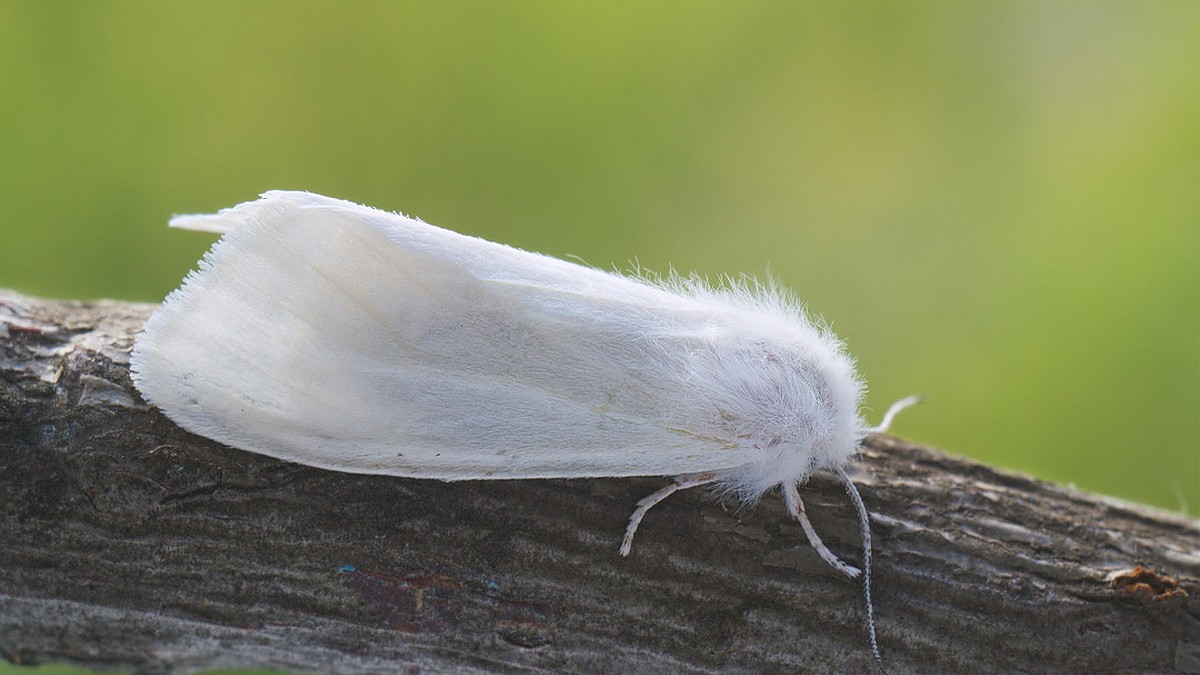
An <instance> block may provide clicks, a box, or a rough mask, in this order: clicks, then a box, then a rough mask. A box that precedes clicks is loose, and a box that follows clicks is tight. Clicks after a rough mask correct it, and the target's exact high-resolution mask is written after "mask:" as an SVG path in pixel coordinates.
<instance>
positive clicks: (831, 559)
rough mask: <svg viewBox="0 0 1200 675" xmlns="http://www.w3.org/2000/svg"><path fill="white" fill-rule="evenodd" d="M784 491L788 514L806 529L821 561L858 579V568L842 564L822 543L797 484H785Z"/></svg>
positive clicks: (807, 535)
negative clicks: (809, 519)
mask: <svg viewBox="0 0 1200 675" xmlns="http://www.w3.org/2000/svg"><path fill="white" fill-rule="evenodd" d="M782 489H783V502H784V503H785V504H787V509H788V512H789V513H791V514H792V517H793V518H795V519H796V520H798V521H800V527H801V528H803V529H804V535H805V536H806V537H808V543H809V544H810V545H811V546H812V547H813V549H815V550H816V552H817V555H819V556H821V560H824V561H825V562H826V563H827V564H828V565H829V566H830V567H832V568H833V569H835V570H837V571H839V572H841V573H842V574H845V575H846V576H848V577H850V578H851V579H855V578H857V577H858V575H859V571H858V568H857V567H854V566H853V565H847V564H846V563H844V562H842V561H841V559H839V558H838V557H837V556H836V555H834V554H833V551H830V550H829V547H827V546H825V542H823V541H821V538H820V537H819V536H817V530H816V529H815V528H813V526H812V523H810V522H809V521H808V513H806V512H805V510H804V502H803V501H801V499H800V490H799V489H797V488H796V484H795V483H784V484H783V487H782Z"/></svg>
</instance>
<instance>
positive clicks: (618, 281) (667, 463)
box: [133, 192, 867, 500]
mask: <svg viewBox="0 0 1200 675" xmlns="http://www.w3.org/2000/svg"><path fill="white" fill-rule="evenodd" d="M173 224H176V225H179V226H183V227H190V228H195V229H209V230H214V231H225V232H226V235H225V236H224V237H223V238H222V240H221V241H220V242H218V243H217V244H216V245H215V246H214V247H213V249H212V251H211V252H210V253H209V254H208V255H207V256H206V257H205V260H204V261H203V262H202V263H201V266H200V270H199V271H198V272H194V273H192V274H190V275H189V276H188V278H187V279H186V281H185V282H184V284H183V286H182V288H180V289H179V290H177V291H176V292H175V293H173V294H172V295H171V296H170V297H169V298H167V300H166V302H165V303H164V305H163V307H162V309H160V310H159V311H158V312H157V313H156V314H155V315H154V316H153V318H151V320H150V322H149V323H148V324H147V325H146V329H145V333H144V334H143V335H142V336H141V337H140V338H139V340H138V342H137V345H136V347H135V350H134V354H133V372H134V378H135V382H136V383H137V386H138V388H139V389H140V390H141V391H142V393H143V394H144V395H145V396H146V398H148V399H149V400H150V401H151V402H153V403H154V404H155V405H157V406H158V407H160V408H162V409H163V411H164V412H166V414H167V415H168V416H169V417H170V418H171V419H172V420H174V421H175V422H177V423H178V424H179V425H180V426H182V427H184V428H185V429H188V430H189V431H192V432H195V433H197V434H200V435H202V436H207V437H209V438H212V439H215V440H218V441H221V442H222V443H226V444H228V445H232V446H234V447H238V448H242V449H245V450H251V451H254V452H258V453H262V454H266V455H271V456H273V457H279V458H281V459H287V460H291V461H295V462H300V463H303V464H309V465H313V466H319V467H322V468H326V469H335V470H338V471H350V472H356V473H379V474H390V475H396V476H410V477H417V478H438V479H443V480H465V479H487V478H510V479H511V478H550V477H586V476H645V475H679V474H690V473H697V472H716V473H717V474H718V477H719V480H720V482H721V483H722V484H723V485H724V486H725V487H726V488H728V489H730V490H732V491H735V492H736V493H737V494H738V495H739V496H740V497H742V498H743V499H747V500H753V499H755V498H757V497H758V496H760V495H761V494H762V493H763V492H765V491H767V490H769V489H771V488H772V487H775V486H777V485H779V484H781V483H786V482H792V483H796V482H802V481H804V480H805V479H806V478H807V477H808V476H809V474H811V473H812V472H813V471H814V470H818V469H834V468H836V467H840V466H841V465H842V464H843V463H845V461H846V460H847V459H849V457H850V456H851V455H852V454H853V453H854V452H855V451H856V449H857V447H858V443H859V441H860V440H861V438H862V436H863V435H864V434H865V433H866V431H867V429H866V427H865V425H864V424H863V423H862V422H861V420H860V419H859V417H858V413H857V410H858V404H859V399H860V396H861V391H862V387H861V385H860V384H859V381H858V379H857V378H856V377H855V374H854V370H853V365H852V362H851V360H850V359H849V358H848V357H847V356H846V355H845V353H844V352H843V350H842V349H841V345H840V343H839V342H838V341H837V340H836V339H835V338H834V337H833V336H832V335H830V334H829V333H827V332H824V331H822V330H819V329H818V328H817V327H815V326H814V325H813V324H812V323H810V322H809V321H808V320H807V319H806V318H805V316H804V314H803V312H802V311H801V309H800V308H799V306H798V305H797V304H796V303H795V302H794V301H793V300H792V299H791V298H790V297H789V296H787V295H785V294H784V293H782V292H780V291H777V290H775V289H773V288H767V287H762V286H750V287H745V286H734V287H732V288H725V289H713V288H711V287H709V286H707V285H705V284H703V283H700V282H696V281H694V280H679V279H673V280H668V281H666V282H664V283H655V282H650V281H647V280H645V279H642V278H631V277H625V276H621V275H617V274H612V273H608V272H603V271H600V270H596V269H592V268H588V267H583V266H581V265H575V264H572V263H568V262H564V261H561V260H558V259H555V258H550V257H547V256H542V255H538V254H535V253H527V252H525V251H520V250H517V249H514V248H511V247H508V246H504V245H502V244H495V243H492V242H488V241H485V240H482V239H478V238H475V237H468V236H464V235H460V234H457V233H454V232H450V231H448V230H443V229H440V228H437V227H434V226H431V225H427V224H425V223H422V222H420V221H417V220H414V219H411V218H407V217H404V216H400V215H395V214H390V213H385V212H383V211H379V210H376V209H371V208H368V207H364V206H359V205H356V204H351V203H349V202H344V201H340V200H335V199H329V198H326V197H320V196H317V195H312V194H308V193H302V192H269V193H267V194H266V195H264V197H263V198H262V199H260V200H258V201H255V202H249V203H246V204H242V205H240V206H237V207H234V208H232V209H226V210H224V211H222V212H221V213H220V214H217V215H215V216H185V217H182V218H178V219H176V221H173Z"/></svg>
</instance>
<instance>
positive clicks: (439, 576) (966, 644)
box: [0, 292, 1200, 673]
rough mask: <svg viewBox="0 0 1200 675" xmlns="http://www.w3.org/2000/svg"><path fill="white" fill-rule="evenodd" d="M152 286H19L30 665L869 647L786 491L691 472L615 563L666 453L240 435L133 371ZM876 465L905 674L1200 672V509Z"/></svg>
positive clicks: (856, 654) (824, 528)
mask: <svg viewBox="0 0 1200 675" xmlns="http://www.w3.org/2000/svg"><path fill="white" fill-rule="evenodd" d="M152 309H153V307H151V306H147V305H133V304H127V303H117V302H96V303H65V302H48V301H41V300H35V299H31V298H28V297H22V296H19V295H17V294H15V293H11V292H0V514H2V520H0V655H2V656H3V657H4V658H6V659H7V660H9V661H11V662H14V663H21V664H33V663H43V662H72V663H76V664H83V665H87V666H93V667H101V668H115V669H120V670H125V671H138V672H146V673H159V672H187V671H192V670H197V669H201V668H215V667H227V666H258V667H274V668H280V669H289V670H302V671H320V672H329V673H335V672H336V673H365V672H382V671H405V670H407V671H409V672H426V671H434V672H440V671H449V670H453V671H455V672H473V671H501V672H505V671H527V670H548V671H576V672H614V671H622V670H623V671H632V672H649V671H655V672H662V671H675V672H715V671H739V672H740V671H750V672H753V671H759V672H783V671H792V672H795V671H811V672H870V671H872V670H873V669H874V666H873V664H872V661H871V657H870V652H869V649H868V646H867V641H866V637H865V634H864V630H863V618H864V606H863V601H862V590H861V588H860V586H859V585H858V584H857V583H856V582H853V581H849V580H847V579H845V578H843V577H840V576H839V575H837V574H836V573H835V572H833V571H832V570H831V569H829V568H828V567H827V566H826V565H825V564H824V563H823V562H821V560H820V559H819V558H818V557H817V556H816V554H815V553H814V552H813V550H812V549H811V548H810V547H809V546H808V545H807V544H806V543H805V538H804V535H803V533H802V531H801V529H800V527H799V526H798V525H797V524H796V523H795V522H793V521H790V520H789V519H788V517H787V515H786V514H785V512H784V510H783V508H782V504H781V500H779V499H776V498H768V499H766V500H764V501H763V502H762V503H761V504H759V505H758V506H757V507H754V508H749V509H740V508H737V507H736V505H733V504H721V503H719V502H713V501H711V500H706V499H704V498H703V495H701V494H687V493H682V494H679V495H676V496H674V497H672V498H670V499H668V500H667V501H665V502H664V503H663V504H661V505H659V506H658V507H657V508H656V509H654V510H653V511H651V512H650V514H649V516H648V517H647V519H646V521H645V522H644V524H643V525H642V529H641V531H640V532H639V535H638V536H639V539H638V541H637V542H636V543H635V546H634V551H633V554H632V555H631V556H630V557H629V558H627V559H622V558H620V557H618V556H617V554H616V550H617V545H618V543H619V540H620V536H621V533H622V530H623V528H624V525H625V519H626V518H627V517H628V515H629V512H630V510H631V509H632V508H633V505H634V503H635V502H636V501H637V500H638V499H639V498H641V497H643V496H645V495H646V494H648V493H650V492H652V491H653V490H654V489H656V488H657V487H659V486H661V485H663V484H664V480H663V479H661V478H653V477H651V478H641V479H634V480H553V481H544V480H543V481H497V482H483V481H481V482H468V483H442V482H437V481H427V480H408V479H397V478H388V477H377V476H360V475H350V474H340V473H335V472H330V471H322V470H318V469H312V468H308V467H304V466H298V465H295V464H288V463H285V462H281V461H277V460H274V459H270V458H267V457H262V456H258V455H254V454H251V453H247V452H242V451H238V450H233V449H230V448H227V447H224V446H221V445H219V444H217V443H213V442H210V441H208V440H205V439H203V438H199V437H197V436H193V435H191V434H189V433H187V432H185V431H183V430H181V429H179V428H178V427H176V426H175V425H174V424H172V423H171V422H170V421H168V420H167V419H166V418H165V417H164V416H163V415H162V414H160V413H159V412H157V411H156V410H154V409H152V408H151V407H150V406H148V405H147V404H146V403H145V402H144V401H143V400H142V399H141V398H140V397H139V396H138V394H137V393H136V392H135V391H134V389H133V388H132V386H131V383H130V379H129V373H128V352H129V348H130V346H131V344H132V342H133V336H134V334H135V333H136V331H137V330H138V329H139V328H140V326H141V325H142V322H143V321H144V320H145V318H146V317H147V316H148V315H149V313H150V312H151V310H152ZM1130 456H1131V457H1132V458H1136V457H1137V453H1136V452H1131V453H1130ZM855 471H856V475H857V481H858V483H859V485H860V487H861V489H862V492H863V496H864V498H865V500H866V503H867V507H868V508H869V509H870V511H871V513H872V522H871V526H872V529H873V531H874V534H875V544H876V546H875V565H874V575H875V588H874V592H875V606H876V612H877V616H878V628H879V638H880V646H881V650H882V653H883V658H884V661H885V663H886V664H887V666H888V667H889V669H890V670H891V671H892V672H895V673H901V672H948V671H957V672H963V671H974V672H1035V671H1036V672H1164V673H1165V672H1200V602H1198V601H1197V597H1198V594H1200V588H1198V587H1197V579H1198V577H1200V523H1197V522H1195V521H1192V520H1188V519H1186V518H1183V517H1180V516H1177V515H1172V514H1167V513H1162V512H1158V511H1155V510H1153V509H1150V508H1147V507H1143V506H1138V505H1134V504H1128V503H1122V502H1118V501H1116V500H1113V499H1109V498H1104V497H1100V496H1096V495H1090V494H1085V493H1082V492H1078V491H1075V490H1070V489H1066V488H1062V487H1058V486H1055V485H1050V484H1047V483H1044V482H1041V481H1037V480H1034V479H1032V478H1028V477H1026V476H1021V475H1016V474H1013V473H1010V472H1006V471H1000V470H997V469H993V468H990V467H987V466H983V465H980V464H977V463H974V462H971V461H968V460H965V459H962V458H957V457H951V456H948V455H945V454H942V453H940V452H937V451H935V450H931V449H928V448H923V447H920V446H917V445H913V444H911V443H906V442H903V441H900V440H897V439H894V438H886V437H876V438H872V439H870V443H869V447H868V448H866V449H865V451H864V452H863V453H862V457H861V460H860V461H859V462H857V464H856V470H855ZM805 500H806V502H807V504H808V505H809V513H810V515H811V517H812V519H813V521H814V524H815V526H816V528H817V530H818V531H819V532H821V533H822V535H823V537H824V538H825V541H826V543H828V544H829V545H830V547H831V548H832V549H834V551H836V552H838V553H839V554H840V555H841V556H842V557H843V558H845V559H847V560H849V561H852V562H854V561H858V560H859V558H860V553H859V546H860V544H859V540H858V535H857V532H858V526H857V524H856V521H855V516H854V511H853V508H852V506H851V504H850V502H849V500H848V499H847V498H846V496H845V494H844V493H843V492H842V491H841V489H840V487H839V485H838V483H837V482H836V481H835V480H833V479H831V478H826V477H816V478H814V479H813V480H812V481H811V482H810V484H809V485H808V487H807V488H806V489H805ZM1139 565H1140V566H1144V567H1143V569H1141V570H1138V571H1132V572H1128V573H1127V574H1125V575H1124V576H1122V575H1121V574H1120V573H1121V571H1123V570H1124V571H1128V570H1134V569H1135V568H1137V567H1138V566H1139ZM1171 577H1174V578H1175V579H1178V582H1176V581H1175V579H1172V578H1171Z"/></svg>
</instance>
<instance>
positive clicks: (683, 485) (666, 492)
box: [621, 473, 717, 556]
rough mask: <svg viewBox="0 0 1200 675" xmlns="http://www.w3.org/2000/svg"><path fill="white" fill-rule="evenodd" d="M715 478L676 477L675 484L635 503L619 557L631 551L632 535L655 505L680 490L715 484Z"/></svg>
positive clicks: (697, 476) (704, 475) (712, 475)
mask: <svg viewBox="0 0 1200 675" xmlns="http://www.w3.org/2000/svg"><path fill="white" fill-rule="evenodd" d="M716 480H717V476H716V474H713V473H698V474H689V475H685V476H676V477H675V482H674V483H671V484H670V485H668V486H666V487H665V488H663V489H661V490H659V491H658V492H655V493H654V494H652V495H650V496H649V497H644V498H642V501H640V502H638V503H637V508H636V509H634V510H633V514H632V515H631V516H629V525H628V526H626V528H625V538H624V539H622V540H621V555H622V556H627V555H629V552H630V551H631V550H633V534H634V533H635V532H637V529H638V525H640V524H641V522H642V518H643V517H645V515H646V512H647V511H649V510H650V509H651V508H652V507H653V506H654V505H655V504H657V503H659V502H661V501H662V500H664V499H666V498H667V497H670V496H671V495H673V494H675V493H676V492H678V491H680V490H686V489H688V488H694V487H700V486H701V485H707V484H709V483H713V482H716Z"/></svg>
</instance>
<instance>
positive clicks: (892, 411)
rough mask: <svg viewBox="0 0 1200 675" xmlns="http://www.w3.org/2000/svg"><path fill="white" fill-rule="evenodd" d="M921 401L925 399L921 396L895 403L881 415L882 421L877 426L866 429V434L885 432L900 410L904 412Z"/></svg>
mask: <svg viewBox="0 0 1200 675" xmlns="http://www.w3.org/2000/svg"><path fill="white" fill-rule="evenodd" d="M923 400H925V399H924V398H922V397H921V396H907V397H905V398H902V399H900V400H899V401H896V402H895V403H893V404H892V405H891V407H889V408H888V409H887V412H885V413H884V414H883V421H881V422H880V423H879V425H878V426H874V427H871V428H869V429H867V433H872V434H881V433H883V432H885V431H887V430H888V428H890V427H891V426H892V421H893V420H895V419H896V415H899V414H900V411H901V410H904V409H905V408H911V407H912V406H914V405H916V404H918V403H920V402H921V401H923Z"/></svg>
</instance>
